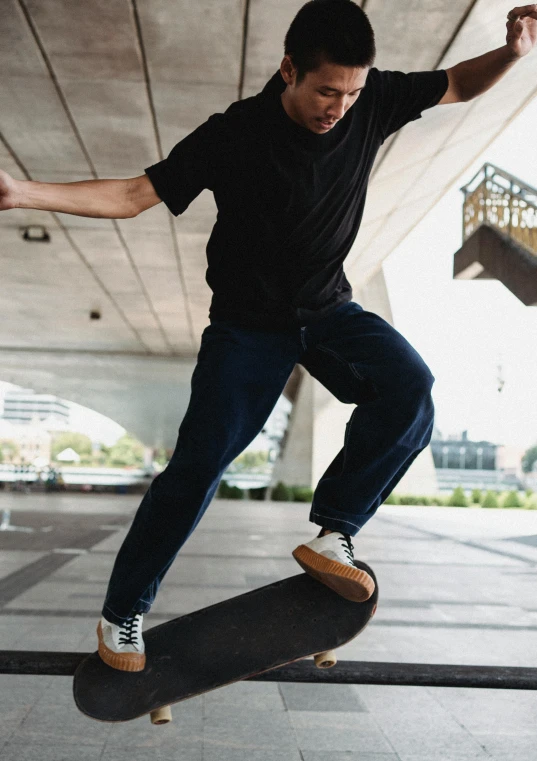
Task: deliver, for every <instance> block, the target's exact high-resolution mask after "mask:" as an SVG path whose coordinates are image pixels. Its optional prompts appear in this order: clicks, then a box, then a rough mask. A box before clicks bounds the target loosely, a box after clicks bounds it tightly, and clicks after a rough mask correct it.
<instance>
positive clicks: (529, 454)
mask: <svg viewBox="0 0 537 761" xmlns="http://www.w3.org/2000/svg"><path fill="white" fill-rule="evenodd" d="M536 460H537V444H536V445H535V446H534V447H530V449H527V450H526V451H525V452H524V454H523V455H522V471H523V472H524V473H531V470H532V468H533V463H534V462H535V461H536Z"/></svg>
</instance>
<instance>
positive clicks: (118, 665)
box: [97, 613, 145, 671]
mask: <svg viewBox="0 0 537 761" xmlns="http://www.w3.org/2000/svg"><path fill="white" fill-rule="evenodd" d="M143 620H144V616H143V613H136V614H135V615H134V616H133V617H132V618H127V619H126V620H125V621H124V622H123V624H121V626H117V624H112V623H110V621H107V620H106V618H104V617H103V618H101V620H100V621H99V623H98V625H97V636H98V637H99V648H98V651H99V655H100V656H101V658H102V660H103V661H104V662H105V663H107V664H108V665H109V666H111V667H112V668H113V669H118V670H119V671H143V670H144V667H145V647H144V640H143V637H142V623H143Z"/></svg>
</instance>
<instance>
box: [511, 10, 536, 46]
mask: <svg viewBox="0 0 537 761" xmlns="http://www.w3.org/2000/svg"><path fill="white" fill-rule="evenodd" d="M506 27H507V38H506V42H507V47H508V48H509V49H510V50H511V51H512V53H513V55H514V56H515V57H517V58H522V56H525V55H526V54H527V53H529V52H530V50H531V49H532V48H533V47H534V46H535V44H536V43H537V5H521V6H520V7H518V8H513V10H512V11H509V13H508V14H507V24H506Z"/></svg>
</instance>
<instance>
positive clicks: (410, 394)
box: [399, 358, 435, 407]
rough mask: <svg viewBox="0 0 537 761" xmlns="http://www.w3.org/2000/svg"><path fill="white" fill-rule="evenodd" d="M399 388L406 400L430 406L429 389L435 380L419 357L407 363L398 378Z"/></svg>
mask: <svg viewBox="0 0 537 761" xmlns="http://www.w3.org/2000/svg"><path fill="white" fill-rule="evenodd" d="M399 381H400V389H401V390H402V393H403V395H404V396H405V397H406V399H407V400H412V401H413V402H414V403H415V404H416V405H418V406H420V407H422V406H423V405H424V403H426V405H429V403H430V406H431V407H432V402H430V400H431V391H432V388H433V384H434V381H435V378H434V375H433V374H432V372H431V371H430V369H429V368H428V367H427V365H426V364H425V362H424V361H423V360H422V359H421V358H420V359H419V361H413V362H411V363H409V364H408V365H407V366H406V367H405V368H404V371H403V372H402V373H401V376H400V378H399Z"/></svg>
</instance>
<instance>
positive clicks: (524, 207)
mask: <svg viewBox="0 0 537 761" xmlns="http://www.w3.org/2000/svg"><path fill="white" fill-rule="evenodd" d="M461 191H462V192H463V193H464V213H463V230H462V235H463V240H467V239H468V238H469V237H470V235H471V234H472V233H473V232H474V231H475V230H477V228H478V227H479V226H480V225H482V224H488V225H490V226H491V227H495V228H496V229H497V230H499V231H500V232H502V233H504V234H505V235H508V236H509V237H510V238H512V239H513V240H514V241H516V242H517V243H518V244H520V245H521V246H523V247H524V248H525V249H526V250H527V251H529V252H530V253H531V254H533V255H534V256H537V190H535V188H532V187H531V186H530V185H527V184H526V183H525V182H522V181H521V180H519V179H517V178H516V177H513V175H511V174H509V173H508V172H504V171H503V170H502V169H498V167H496V166H494V165H493V164H484V166H483V167H481V169H480V170H479V172H478V173H477V174H476V175H475V176H474V177H473V178H472V179H471V180H470V182H469V183H468V184H467V185H465V186H464V187H462V188H461Z"/></svg>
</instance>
